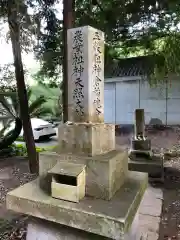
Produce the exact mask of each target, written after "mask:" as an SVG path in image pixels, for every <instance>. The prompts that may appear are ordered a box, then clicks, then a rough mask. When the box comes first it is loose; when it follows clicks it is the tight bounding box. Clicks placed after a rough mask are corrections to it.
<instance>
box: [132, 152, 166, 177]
mask: <svg viewBox="0 0 180 240" xmlns="http://www.w3.org/2000/svg"><path fill="white" fill-rule="evenodd" d="M128 169H129V170H130V171H137V172H146V173H148V174H149V177H150V181H153V180H158V181H163V180H164V159H163V157H162V156H157V155H155V156H152V158H151V161H149V160H147V159H146V158H144V159H141V160H140V161H138V160H137V159H136V160H132V159H130V158H129V160H128Z"/></svg>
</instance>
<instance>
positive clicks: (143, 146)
mask: <svg viewBox="0 0 180 240" xmlns="http://www.w3.org/2000/svg"><path fill="white" fill-rule="evenodd" d="M131 149H133V150H141V151H150V150H151V140H150V139H145V140H143V139H140V140H137V139H134V138H132V140H131Z"/></svg>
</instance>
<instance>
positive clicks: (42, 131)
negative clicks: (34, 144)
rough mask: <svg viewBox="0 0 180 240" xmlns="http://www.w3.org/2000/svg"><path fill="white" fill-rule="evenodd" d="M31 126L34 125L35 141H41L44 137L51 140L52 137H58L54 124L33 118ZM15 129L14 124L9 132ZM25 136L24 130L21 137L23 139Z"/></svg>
mask: <svg viewBox="0 0 180 240" xmlns="http://www.w3.org/2000/svg"><path fill="white" fill-rule="evenodd" d="M31 125H32V130H33V135H34V140H39V139H40V138H42V137H46V138H50V137H53V136H56V129H55V128H54V125H53V124H52V123H49V122H47V121H44V120H42V119H39V118H31ZM13 128H14V122H13V124H12V125H11V127H10V129H8V130H11V129H13ZM23 135H24V131H23V129H22V130H21V133H20V135H19V136H20V137H23Z"/></svg>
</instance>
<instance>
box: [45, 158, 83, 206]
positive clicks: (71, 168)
mask: <svg viewBox="0 0 180 240" xmlns="http://www.w3.org/2000/svg"><path fill="white" fill-rule="evenodd" d="M48 174H51V176H52V182H51V195H52V197H53V198H57V199H62V200H66V201H70V202H79V201H80V200H81V199H82V198H84V196H85V179H86V172H85V165H82V164H74V163H66V162H59V163H57V164H56V165H55V166H54V167H53V168H52V169H51V170H49V171H48Z"/></svg>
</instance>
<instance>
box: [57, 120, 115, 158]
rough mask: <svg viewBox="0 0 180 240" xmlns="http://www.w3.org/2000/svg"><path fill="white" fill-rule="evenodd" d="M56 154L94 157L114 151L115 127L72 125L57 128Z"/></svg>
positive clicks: (110, 125) (93, 124)
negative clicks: (63, 153)
mask: <svg viewBox="0 0 180 240" xmlns="http://www.w3.org/2000/svg"><path fill="white" fill-rule="evenodd" d="M57 149H58V152H59V153H62V152H65V153H74V154H80V155H82V154H85V155H88V156H95V155H99V154H104V153H107V152H109V151H112V150H114V149H115V125H113V124H104V123H72V124H63V125H60V126H59V128H58V147H57Z"/></svg>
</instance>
